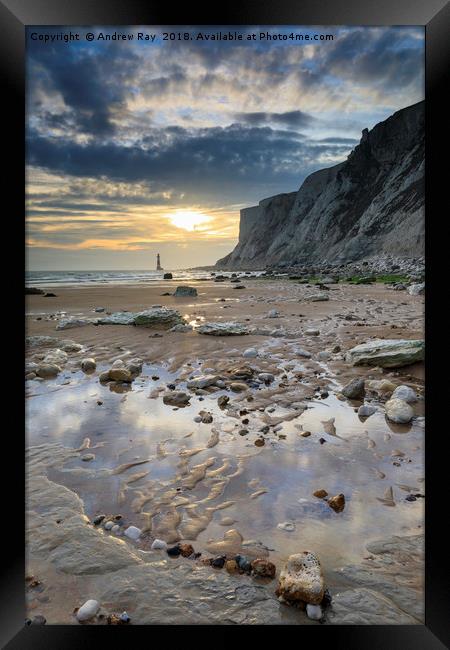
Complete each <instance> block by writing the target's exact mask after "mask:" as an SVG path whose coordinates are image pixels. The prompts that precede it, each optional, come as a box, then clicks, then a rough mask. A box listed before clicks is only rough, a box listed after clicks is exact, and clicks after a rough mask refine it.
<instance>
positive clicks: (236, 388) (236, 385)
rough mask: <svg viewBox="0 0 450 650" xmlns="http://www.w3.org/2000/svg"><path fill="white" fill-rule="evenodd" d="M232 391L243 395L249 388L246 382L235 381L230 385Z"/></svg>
mask: <svg viewBox="0 0 450 650" xmlns="http://www.w3.org/2000/svg"><path fill="white" fill-rule="evenodd" d="M230 389H231V390H232V391H233V392H234V393H242V392H243V391H245V390H248V386H247V384H244V382H242V381H233V382H231V384H230Z"/></svg>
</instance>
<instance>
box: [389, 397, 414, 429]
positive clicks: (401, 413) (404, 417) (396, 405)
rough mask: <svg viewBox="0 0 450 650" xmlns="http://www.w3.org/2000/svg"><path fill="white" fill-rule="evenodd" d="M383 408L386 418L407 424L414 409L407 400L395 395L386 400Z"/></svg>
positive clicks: (412, 415)
mask: <svg viewBox="0 0 450 650" xmlns="http://www.w3.org/2000/svg"><path fill="white" fill-rule="evenodd" d="M385 408H386V417H387V418H388V420H390V421H391V422H396V423H397V424H408V422H411V420H412V418H413V417H414V411H413V409H412V408H411V406H410V405H409V404H408V402H405V401H404V400H402V399H398V398H396V397H395V398H391V399H390V400H389V401H388V402H386V404H385Z"/></svg>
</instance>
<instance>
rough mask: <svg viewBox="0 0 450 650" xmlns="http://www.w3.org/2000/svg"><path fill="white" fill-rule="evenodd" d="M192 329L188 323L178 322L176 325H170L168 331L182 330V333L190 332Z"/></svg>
mask: <svg viewBox="0 0 450 650" xmlns="http://www.w3.org/2000/svg"><path fill="white" fill-rule="evenodd" d="M193 329H194V328H193V327H192V325H189V323H178V325H174V326H173V327H171V328H170V330H169V332H182V333H183V334H184V333H186V332H192V330H193Z"/></svg>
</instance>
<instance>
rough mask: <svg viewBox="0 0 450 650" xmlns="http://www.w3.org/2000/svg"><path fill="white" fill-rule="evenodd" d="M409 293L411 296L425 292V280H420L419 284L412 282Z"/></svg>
mask: <svg viewBox="0 0 450 650" xmlns="http://www.w3.org/2000/svg"><path fill="white" fill-rule="evenodd" d="M408 293H409V295H410V296H420V295H421V294H423V293H425V282H420V283H419V284H410V285H409V287H408Z"/></svg>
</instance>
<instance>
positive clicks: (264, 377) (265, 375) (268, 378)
mask: <svg viewBox="0 0 450 650" xmlns="http://www.w3.org/2000/svg"><path fill="white" fill-rule="evenodd" d="M258 379H260V380H261V381H264V382H266V383H267V384H270V383H272V382H273V381H275V377H274V375H272V373H270V372H260V373H259V375H258Z"/></svg>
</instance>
